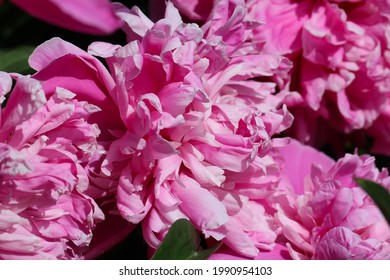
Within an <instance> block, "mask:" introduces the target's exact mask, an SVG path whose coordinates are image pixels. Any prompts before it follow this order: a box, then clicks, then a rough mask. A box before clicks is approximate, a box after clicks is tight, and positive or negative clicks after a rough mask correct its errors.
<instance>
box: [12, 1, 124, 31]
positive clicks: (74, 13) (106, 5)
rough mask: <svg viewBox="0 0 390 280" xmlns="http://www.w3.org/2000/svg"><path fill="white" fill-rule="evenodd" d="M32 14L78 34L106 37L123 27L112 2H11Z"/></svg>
mask: <svg viewBox="0 0 390 280" xmlns="http://www.w3.org/2000/svg"><path fill="white" fill-rule="evenodd" d="M12 3H14V4H15V5H17V6H18V7H20V8H21V9H23V10H25V11H26V12H28V13H30V14H31V15H33V16H35V17H37V18H39V19H41V20H44V21H47V22H49V23H52V24H55V25H58V26H61V27H63V28H66V29H70V30H73V31H77V32H84V33H89V34H96V35H104V34H110V33H112V32H114V31H115V30H117V29H118V28H119V27H120V21H119V19H118V18H117V17H116V16H115V13H114V11H113V10H112V7H111V3H110V1H109V0H94V1H90V0H82V1H80V0H67V1H61V0H12Z"/></svg>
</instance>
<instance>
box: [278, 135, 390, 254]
mask: <svg viewBox="0 0 390 280" xmlns="http://www.w3.org/2000/svg"><path fill="white" fill-rule="evenodd" d="M281 154H282V156H283V158H284V159H285V161H286V165H285V166H284V168H285V170H286V171H287V172H286V173H285V174H286V176H285V178H284V179H283V183H282V185H283V186H282V187H281V189H280V190H279V193H278V194H277V195H275V208H276V209H277V213H276V219H277V220H278V222H279V224H280V225H281V227H282V236H283V237H285V238H286V239H287V240H288V242H287V246H288V248H289V251H290V255H291V256H292V257H293V258H295V259H351V260H352V259H389V258H390V243H389V241H390V229H389V226H388V224H387V223H386V220H385V219H384V217H383V216H382V214H381V213H380V211H379V209H378V208H377V206H376V205H375V204H374V202H373V201H372V200H371V198H370V197H369V196H368V195H367V193H365V192H364V191H363V190H362V189H361V188H360V187H359V186H357V185H356V183H355V181H354V178H364V179H368V180H371V181H376V182H378V183H380V184H382V185H384V186H385V187H387V188H389V176H388V173H387V170H383V171H379V170H378V169H377V168H376V167H375V165H374V158H373V157H369V156H358V155H352V154H347V155H345V156H344V157H343V158H341V159H339V160H338V161H337V162H332V160H331V159H330V158H327V157H326V156H325V155H324V154H322V153H320V152H318V151H316V150H314V149H313V148H311V147H307V146H303V145H302V144H300V143H298V142H296V141H293V142H291V143H290V144H289V145H288V146H286V147H285V148H282V149H281ZM302 156H304V157H307V156H310V157H311V158H312V159H313V161H312V163H313V164H312V165H311V166H309V165H306V166H303V167H302V168H297V167H296V166H294V163H289V161H298V160H301V159H300V158H301V157H302ZM316 159H317V160H316ZM297 169H298V170H297ZM296 171H298V172H299V173H298V174H301V176H299V177H297V176H295V178H292V176H291V175H292V173H293V172H296ZM282 172H283V171H282Z"/></svg>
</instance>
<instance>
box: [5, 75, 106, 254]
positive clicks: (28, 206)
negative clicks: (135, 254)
mask: <svg viewBox="0 0 390 280" xmlns="http://www.w3.org/2000/svg"><path fill="white" fill-rule="evenodd" d="M1 77H2V80H1V81H2V89H3V91H2V97H4V94H6V93H8V90H9V89H10V83H11V82H12V80H11V78H10V77H9V76H8V74H5V73H1ZM15 79H16V82H15V85H14V87H13V90H12V92H11V93H10V96H9V97H8V98H7V101H6V104H3V105H5V106H4V107H3V108H2V109H1V112H0V113H1V118H0V187H1V192H0V258H1V259H53V258H54V259H69V258H78V257H79V255H80V254H81V252H82V249H83V248H85V247H87V246H88V245H89V243H90V241H91V238H92V229H93V227H94V226H95V224H96V222H97V221H98V220H102V219H103V218H104V215H103V213H102V212H101V210H100V209H99V207H98V206H97V205H96V203H95V202H94V200H92V199H91V198H90V197H88V196H86V195H85V194H84V191H85V190H86V189H87V188H88V184H89V180H88V174H87V172H86V170H85V166H86V163H87V162H88V160H89V158H90V157H92V156H93V155H94V154H95V153H99V145H98V144H97V142H96V138H97V136H98V135H99V133H100V130H99V129H98V127H97V126H96V125H93V124H90V123H88V121H87V120H88V118H89V116H90V115H91V114H93V113H94V112H96V111H98V110H99V108H97V107H96V106H94V105H90V104H88V103H86V102H79V101H77V100H75V99H74V96H75V95H74V94H73V93H72V92H70V91H68V90H66V89H64V88H60V87H57V88H56V90H55V92H54V93H53V95H52V96H50V97H48V98H47V97H46V95H45V92H44V90H43V88H42V86H41V84H40V83H39V82H38V81H37V80H35V79H32V78H29V77H24V76H19V75H17V76H16V77H15ZM3 100H4V99H3ZM3 102H4V101H3Z"/></svg>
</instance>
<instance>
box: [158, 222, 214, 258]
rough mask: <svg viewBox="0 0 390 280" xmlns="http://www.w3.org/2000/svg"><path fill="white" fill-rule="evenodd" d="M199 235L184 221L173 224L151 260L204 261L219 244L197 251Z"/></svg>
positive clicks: (189, 223)
mask: <svg viewBox="0 0 390 280" xmlns="http://www.w3.org/2000/svg"><path fill="white" fill-rule="evenodd" d="M199 240H200V239H199V235H198V233H197V231H196V229H195V228H194V226H193V225H192V224H191V222H190V221H188V220H186V219H179V220H177V221H176V222H174V223H173V224H172V226H171V228H170V229H169V231H168V234H167V235H166V237H165V239H164V240H163V242H162V243H161V245H160V247H159V248H158V249H157V251H156V253H155V254H154V256H153V257H152V260H205V259H207V258H208V257H209V256H210V255H211V254H212V253H214V252H215V251H216V250H217V249H218V248H219V247H220V245H221V244H217V245H216V246H213V247H211V248H208V249H204V250H202V249H199Z"/></svg>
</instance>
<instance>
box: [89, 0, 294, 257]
mask: <svg viewBox="0 0 390 280" xmlns="http://www.w3.org/2000/svg"><path fill="white" fill-rule="evenodd" d="M227 4H228V2H227V1H225V2H224V1H221V3H220V4H219V5H217V6H216V8H215V13H214V17H213V18H211V19H210V21H209V22H207V23H206V24H205V25H203V26H202V27H199V26H198V25H197V24H185V23H183V22H182V20H181V17H180V15H179V13H178V11H177V9H176V8H175V7H174V6H173V5H172V4H171V3H170V2H168V4H167V9H166V11H165V18H164V19H161V20H159V21H157V22H156V23H154V22H152V21H151V20H149V19H148V18H147V17H146V16H145V15H144V14H143V13H142V12H141V11H140V10H139V9H138V8H137V7H134V8H133V9H131V10H129V9H127V8H125V7H123V6H120V5H118V6H117V14H118V16H119V17H121V18H122V19H123V20H124V21H125V22H126V26H125V27H124V28H125V31H126V34H127V37H128V44H127V45H125V46H117V45H110V44H107V43H103V42H102V43H99V42H96V43H94V44H92V45H91V46H90V48H89V52H90V53H92V54H95V55H99V56H101V57H104V58H106V61H107V63H108V65H109V68H110V70H111V72H112V75H113V77H114V78H115V82H116V88H115V93H114V97H113V98H114V99H115V100H117V104H118V109H119V112H120V116H121V119H122V121H123V123H124V125H125V126H126V128H125V129H124V130H119V131H115V136H116V137H117V140H115V141H113V143H112V144H111V145H110V147H109V149H108V152H107V156H106V158H105V159H104V161H103V163H102V166H101V171H102V173H103V174H104V175H105V176H108V177H110V176H111V177H114V178H117V180H118V181H119V184H118V189H117V204H118V210H119V212H120V213H121V214H122V216H123V217H124V218H125V219H127V220H128V221H130V222H132V223H139V222H142V223H143V231H144V237H145V239H146V241H147V242H148V243H149V245H151V246H153V247H157V246H158V245H159V243H160V241H161V240H162V238H163V237H164V236H165V234H166V233H167V230H168V229H169V227H170V225H171V224H172V223H173V222H174V221H175V220H177V219H179V218H187V219H189V220H191V221H192V222H193V223H194V225H195V226H196V227H197V228H198V229H199V230H201V231H202V232H203V233H204V234H205V236H206V237H213V238H214V239H216V240H223V242H224V243H225V244H227V245H228V246H230V247H231V248H232V249H233V250H235V251H238V252H239V253H241V254H243V255H246V256H250V257H253V256H255V255H257V252H258V248H261V249H265V250H268V249H271V248H272V247H273V245H274V240H275V238H276V234H275V233H274V231H273V230H272V229H271V225H270V224H272V223H271V221H270V220H271V217H270V216H269V215H267V214H266V211H265V209H264V207H263V205H262V204H261V203H258V201H259V200H265V199H266V198H267V197H268V196H269V195H270V194H271V193H272V191H273V189H274V187H275V186H276V183H277V181H278V178H279V174H278V166H277V164H276V163H275V161H274V160H273V158H272V156H271V155H269V153H270V151H271V150H272V148H273V147H275V146H278V145H283V143H284V141H283V140H274V139H272V138H271V137H272V136H273V135H275V134H277V133H279V132H281V131H283V130H285V129H286V128H287V127H289V126H290V125H291V122H292V116H291V114H290V113H289V112H288V111H287V110H286V108H285V107H283V106H282V100H283V99H284V96H279V95H278V96H274V95H272V93H273V92H274V90H275V86H276V84H275V83H272V82H268V83H264V82H260V81H256V79H259V78H260V77H268V76H272V75H274V74H275V73H276V72H286V71H287V70H288V69H289V68H290V67H291V65H290V63H289V61H287V60H286V59H284V58H282V57H280V56H276V55H270V54H259V53H255V52H254V48H253V46H251V45H250V44H247V43H246V40H247V37H248V33H249V32H250V30H252V29H253V28H254V27H255V26H257V25H258V23H256V22H248V21H246V20H245V14H246V9H245V8H244V7H243V6H239V7H236V8H234V7H233V9H232V7H229V5H227Z"/></svg>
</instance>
